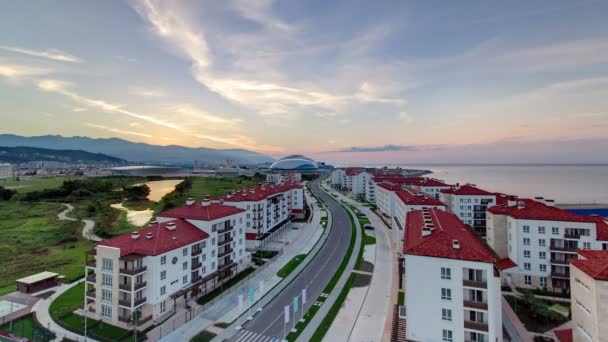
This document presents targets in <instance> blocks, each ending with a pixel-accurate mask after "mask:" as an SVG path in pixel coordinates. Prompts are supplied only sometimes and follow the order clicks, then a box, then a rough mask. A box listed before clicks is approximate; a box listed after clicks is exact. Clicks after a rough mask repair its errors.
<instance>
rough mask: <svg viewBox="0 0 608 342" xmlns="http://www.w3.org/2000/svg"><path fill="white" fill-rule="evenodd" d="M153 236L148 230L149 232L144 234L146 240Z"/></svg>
mask: <svg viewBox="0 0 608 342" xmlns="http://www.w3.org/2000/svg"><path fill="white" fill-rule="evenodd" d="M153 236H154V235H152V233H151V232H150V233H147V234H146V239H148V240H149V239H151V238H152V237H153Z"/></svg>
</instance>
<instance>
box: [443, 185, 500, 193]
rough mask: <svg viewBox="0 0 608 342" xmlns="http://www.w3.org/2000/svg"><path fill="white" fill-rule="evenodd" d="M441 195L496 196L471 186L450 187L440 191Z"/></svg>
mask: <svg viewBox="0 0 608 342" xmlns="http://www.w3.org/2000/svg"><path fill="white" fill-rule="evenodd" d="M441 192H442V193H444V194H452V195H459V196H491V195H496V194H494V193H491V192H488V191H485V190H482V189H480V188H477V187H474V186H471V185H468V184H467V185H461V186H455V187H452V188H450V189H444V190H441Z"/></svg>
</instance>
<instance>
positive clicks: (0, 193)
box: [0, 186, 16, 201]
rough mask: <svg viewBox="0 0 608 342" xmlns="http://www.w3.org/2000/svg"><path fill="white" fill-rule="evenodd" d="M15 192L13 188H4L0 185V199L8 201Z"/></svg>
mask: <svg viewBox="0 0 608 342" xmlns="http://www.w3.org/2000/svg"><path fill="white" fill-rule="evenodd" d="M15 193H16V191H15V190H11V189H6V188H4V187H2V186H0V200H4V201H8V200H10V199H11V198H12V197H13V195H14V194H15Z"/></svg>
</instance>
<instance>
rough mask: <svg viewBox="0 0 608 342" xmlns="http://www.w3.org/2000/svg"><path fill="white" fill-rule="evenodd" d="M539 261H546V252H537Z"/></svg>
mask: <svg viewBox="0 0 608 342" xmlns="http://www.w3.org/2000/svg"><path fill="white" fill-rule="evenodd" d="M538 258H539V259H547V252H538Z"/></svg>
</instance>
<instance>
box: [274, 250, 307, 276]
mask: <svg viewBox="0 0 608 342" xmlns="http://www.w3.org/2000/svg"><path fill="white" fill-rule="evenodd" d="M305 258H306V254H300V255H296V256H295V257H293V259H291V260H289V262H288V263H287V264H285V266H283V267H281V269H280V270H279V271H278V272H277V276H279V277H281V278H285V277H287V276H288V275H289V274H290V273H291V272H293V270H295V269H296V267H298V265H300V264H301V263H302V261H304V259H305Z"/></svg>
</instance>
